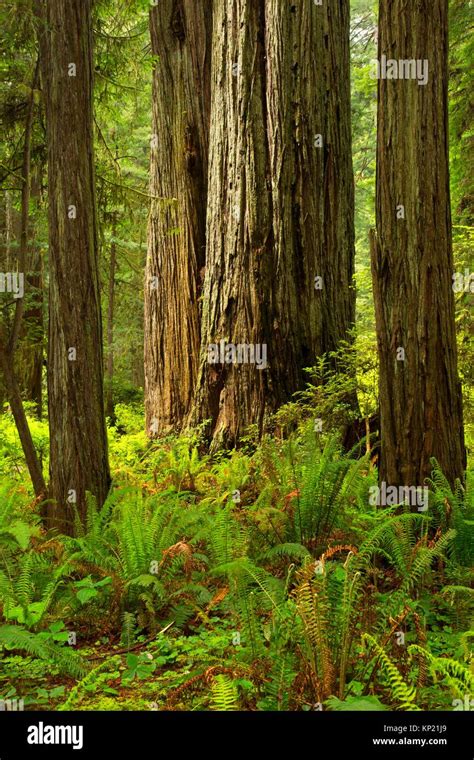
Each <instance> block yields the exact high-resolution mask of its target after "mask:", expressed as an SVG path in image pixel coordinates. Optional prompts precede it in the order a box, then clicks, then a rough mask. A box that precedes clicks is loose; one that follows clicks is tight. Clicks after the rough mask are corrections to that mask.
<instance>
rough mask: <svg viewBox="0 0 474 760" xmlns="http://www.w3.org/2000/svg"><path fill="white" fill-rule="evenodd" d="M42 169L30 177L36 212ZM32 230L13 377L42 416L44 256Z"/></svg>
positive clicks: (38, 204) (24, 396) (38, 202)
mask: <svg viewBox="0 0 474 760" xmlns="http://www.w3.org/2000/svg"><path fill="white" fill-rule="evenodd" d="M42 172H43V167H42V166H40V167H39V168H37V170H36V171H33V173H32V176H31V201H32V202H33V203H34V204H35V207H36V210H38V209H39V207H40V204H41V176H42ZM35 237H36V235H35V230H34V229H32V230H31V233H30V235H29V246H28V266H27V269H28V272H27V273H25V281H26V293H27V302H26V306H25V311H24V315H23V326H22V329H21V332H20V339H19V343H18V349H17V352H16V353H17V361H16V377H17V378H18V385H19V388H20V393H21V395H22V397H23V398H25V399H26V400H27V401H32V402H34V405H35V411H36V415H37V416H38V418H39V419H41V416H42V400H43V352H44V324H43V288H44V282H43V257H42V254H41V250H40V248H39V246H38V245H37V243H36V239H35Z"/></svg>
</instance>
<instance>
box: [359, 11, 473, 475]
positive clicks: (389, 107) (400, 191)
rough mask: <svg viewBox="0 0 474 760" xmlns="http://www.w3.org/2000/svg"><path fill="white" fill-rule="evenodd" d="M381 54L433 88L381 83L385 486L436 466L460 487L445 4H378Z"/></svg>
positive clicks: (379, 305) (378, 248)
mask: <svg viewBox="0 0 474 760" xmlns="http://www.w3.org/2000/svg"><path fill="white" fill-rule="evenodd" d="M382 55H386V56H387V59H393V60H396V61H399V60H408V59H414V60H419V61H425V60H426V61H427V62H428V81H427V83H426V84H424V85H419V84H418V81H417V79H390V80H389V79H380V80H379V83H378V137H377V200H376V217H377V233H376V235H374V234H373V235H372V238H371V248H372V274H373V289H374V300H375V313H376V323H377V338H378V353H379V359H380V417H381V439H382V448H381V465H380V479H381V480H382V481H385V482H387V483H388V484H390V485H411V486H416V485H418V486H421V485H423V483H424V478H425V477H426V476H428V475H429V474H430V471H431V465H430V462H429V458H430V457H432V456H434V457H436V458H437V459H438V461H439V463H440V465H441V467H442V469H443V471H444V473H445V475H446V477H447V478H448V480H449V481H450V482H451V483H453V482H454V480H455V479H456V478H462V477H463V471H464V466H465V450H464V440H463V417H462V399H461V388H460V383H459V379H458V374H457V351H456V332H455V322H454V297H453V290H452V273H453V257H452V240H451V215H450V196H449V166H448V141H447V140H448V138H447V126H448V124H447V121H448V117H447V86H448V72H447V56H448V2H447V0H419V1H418V2H416V3H406V2H404V0H381V2H380V14H379V60H380V58H381V56H382ZM401 206H403V207H404V212H403V210H402V209H401ZM403 214H404V218H403ZM397 216H398V217H399V218H397ZM403 352H404V353H403ZM403 356H404V359H403V358H400V357H403Z"/></svg>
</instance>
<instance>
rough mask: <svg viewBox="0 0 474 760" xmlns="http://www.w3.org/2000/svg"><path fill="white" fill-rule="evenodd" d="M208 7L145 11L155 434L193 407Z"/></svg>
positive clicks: (148, 379) (178, 0) (179, 4)
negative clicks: (152, 59) (152, 61)
mask: <svg viewBox="0 0 474 760" xmlns="http://www.w3.org/2000/svg"><path fill="white" fill-rule="evenodd" d="M211 19H212V3H211V2H196V0H160V2H159V3H158V4H157V5H156V6H155V7H154V8H153V9H152V10H151V12H150V33H151V45H152V51H153V53H154V54H155V55H157V56H159V60H158V62H157V64H156V68H155V71H154V75H153V135H152V142H151V185H150V187H151V193H152V195H153V196H155V197H156V198H162V199H163V201H160V200H155V201H153V202H152V208H151V214H150V220H149V234H148V257H147V265H146V277H145V409H146V420H147V430H148V431H149V433H150V434H151V435H154V434H157V433H164V432H167V431H169V430H170V429H178V428H179V427H180V426H181V425H182V423H183V421H184V418H185V416H186V414H187V413H188V411H189V407H190V403H191V398H192V393H193V388H194V382H195V377H196V372H197V363H198V355H199V312H200V309H199V296H200V289H201V276H202V273H201V270H202V268H203V266H204V262H205V218H206V199H207V153H208V147H207V146H208V130H209V100H210V95H209V83H210V33H211Z"/></svg>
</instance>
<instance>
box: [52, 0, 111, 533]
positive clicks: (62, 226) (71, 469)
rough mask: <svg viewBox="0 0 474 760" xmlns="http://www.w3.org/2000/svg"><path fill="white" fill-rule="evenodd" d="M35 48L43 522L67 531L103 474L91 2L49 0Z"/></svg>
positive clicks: (104, 485) (102, 490) (102, 493)
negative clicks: (45, 300)
mask: <svg viewBox="0 0 474 760" xmlns="http://www.w3.org/2000/svg"><path fill="white" fill-rule="evenodd" d="M40 8H44V11H45V14H44V19H43V20H44V23H43V24H42V25H41V28H40V52H41V64H42V77H43V89H44V95H45V110H46V118H47V137H48V170H49V171H48V196H49V269H50V271H49V277H50V289H49V346H48V401H49V426H50V488H51V495H52V497H53V499H54V500H55V502H54V504H53V505H52V508H51V510H50V514H49V519H50V525H51V526H54V527H57V528H59V529H60V530H63V531H67V532H69V533H70V532H71V531H72V530H73V519H74V513H75V509H77V512H78V514H79V516H80V518H82V519H83V518H84V516H85V514H86V492H90V493H92V494H93V495H94V496H95V497H96V498H97V501H98V503H99V505H101V504H102V503H103V501H104V499H105V497H106V496H107V493H108V490H109V485H110V476H109V466H108V459H107V437H106V429H105V417H104V400H103V356H102V327H101V307H100V292H99V274H98V245H97V221H96V203H95V188H94V157H93V133H92V72H93V63H92V39H91V1H90V0H48V2H46V4H45V7H44V6H43V4H40Z"/></svg>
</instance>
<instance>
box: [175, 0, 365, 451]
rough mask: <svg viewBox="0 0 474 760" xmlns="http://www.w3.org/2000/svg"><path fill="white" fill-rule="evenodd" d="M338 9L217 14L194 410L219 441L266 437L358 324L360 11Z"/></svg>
mask: <svg viewBox="0 0 474 760" xmlns="http://www.w3.org/2000/svg"><path fill="white" fill-rule="evenodd" d="M333 5H337V8H335V9H334V8H333V7H332V6H331V8H329V7H327V6H326V5H323V6H315V5H314V4H313V3H302V2H301V3H293V4H290V3H283V2H281V1H279V0H254V1H252V2H251V1H250V0H236V1H235V2H234V1H233V0H222V2H221V3H219V4H218V5H217V8H216V9H215V11H214V28H213V45H212V86H211V87H212V89H211V91H212V103H211V127H210V153H209V195H208V210H207V255H206V277H205V284H204V292H203V317H202V340H201V356H200V368H199V375H198V381H197V392H196V397H195V403H194V408H193V411H192V414H191V415H190V421H191V422H192V423H199V422H202V421H203V420H206V419H209V420H210V421H211V422H210V425H209V436H210V437H211V438H212V441H213V447H217V446H222V445H223V446H232V445H234V444H235V443H236V442H237V441H238V439H239V437H241V436H242V435H243V434H244V433H245V431H246V429H247V428H248V427H249V426H250V425H256V427H257V430H258V431H259V432H260V433H261V432H262V430H263V429H264V428H265V427H266V425H267V423H268V420H269V417H270V415H271V413H272V412H274V411H275V410H276V409H277V407H278V406H279V405H280V404H281V403H283V402H286V401H288V400H289V399H290V398H291V396H292V394H293V393H294V392H296V391H297V390H300V389H301V388H302V387H303V386H304V383H305V379H306V375H305V373H304V372H303V369H304V368H305V367H308V366H311V365H313V364H314V363H315V360H316V358H317V357H318V356H319V355H321V353H323V352H324V351H328V350H333V349H335V348H336V346H337V343H338V341H339V340H340V339H341V338H343V337H345V336H346V333H347V330H348V329H349V327H350V326H351V324H352V322H353V319H354V291H353V289H352V275H353V257H354V231H353V178H352V164H351V134H350V99H349V9H348V3H347V2H342V3H338V4H333ZM221 341H223V342H224V344H223V345H224V348H223V349H222V350H223V351H224V350H225V351H228V353H227V354H221V353H220V351H221V350H220V349H219V357H218V360H217V361H216V356H215V355H214V356H212V354H213V353H214V350H215V349H214V347H215V346H220V345H221ZM229 344H231V345H230V346H229ZM243 345H245V346H254V347H255V348H254V350H255V352H256V353H255V356H258V358H259V359H260V366H258V364H257V363H250V362H249V363H245V360H244V361H242V358H243V353H241V361H240V363H239V360H238V359H237V362H236V363H232V358H233V357H232V351H233V350H234V349H233V348H232V347H233V346H234V347H237V350H239V349H238V346H243ZM209 347H211V348H209ZM227 347H228V348H227ZM240 350H241V352H242V349H240ZM265 350H266V353H267V364H268V366H267V367H264V364H265V362H264V361H261V360H262V358H263V355H264V352H265ZM259 352H260V353H259ZM222 358H224V359H225V360H224V361H221V360H222ZM254 358H255V357H254Z"/></svg>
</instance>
